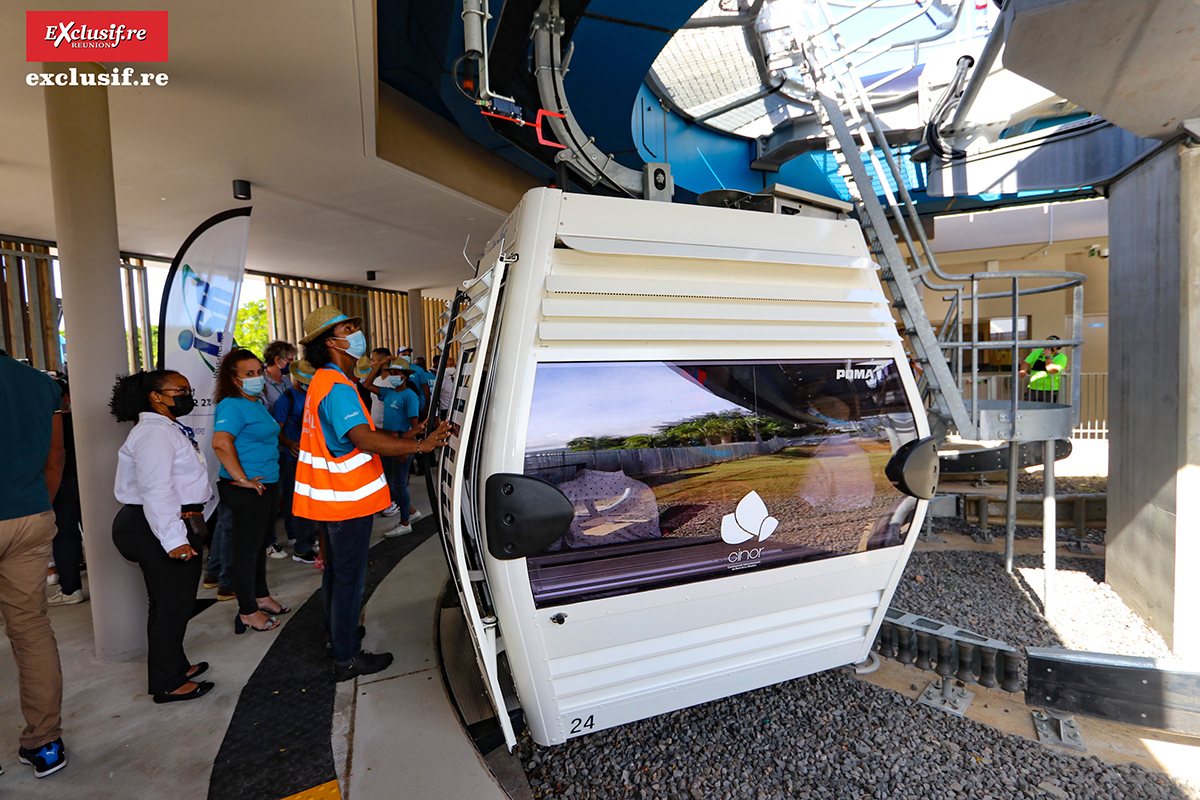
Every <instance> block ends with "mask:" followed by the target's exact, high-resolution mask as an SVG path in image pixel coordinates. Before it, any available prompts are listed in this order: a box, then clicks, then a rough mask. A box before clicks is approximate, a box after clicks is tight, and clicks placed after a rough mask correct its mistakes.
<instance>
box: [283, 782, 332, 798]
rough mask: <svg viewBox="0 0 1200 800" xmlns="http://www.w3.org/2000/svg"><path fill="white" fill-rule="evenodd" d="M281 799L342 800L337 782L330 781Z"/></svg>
mask: <svg viewBox="0 0 1200 800" xmlns="http://www.w3.org/2000/svg"><path fill="white" fill-rule="evenodd" d="M281 800H342V793H341V792H340V791H339V790H338V782H337V781H330V782H329V783H322V784H321V785H320V786H314V787H313V788H311V789H305V790H304V791H303V792H297V793H296V794H292V795H288V796H287V797H284V798H281Z"/></svg>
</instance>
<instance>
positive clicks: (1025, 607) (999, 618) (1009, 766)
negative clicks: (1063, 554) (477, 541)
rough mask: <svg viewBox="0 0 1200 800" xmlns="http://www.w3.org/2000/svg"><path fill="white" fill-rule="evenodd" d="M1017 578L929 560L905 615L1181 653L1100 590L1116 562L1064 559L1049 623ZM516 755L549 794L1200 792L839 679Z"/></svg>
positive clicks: (1092, 645)
mask: <svg viewBox="0 0 1200 800" xmlns="http://www.w3.org/2000/svg"><path fill="white" fill-rule="evenodd" d="M1014 566H1015V574H1014V575H1013V576H1009V575H1006V574H1005V572H1004V561H1003V556H1002V555H1000V554H995V553H979V552H963V551H941V552H916V553H914V554H913V556H912V558H911V559H910V561H909V564H908V567H907V569H906V570H905V573H904V576H903V578H902V580H901V582H900V585H899V588H898V589H897V592H896V596H895V599H894V600H893V602H892V607H893V608H898V609H901V610H904V611H909V612H911V613H915V614H922V615H925V616H929V617H932V618H934V619H937V620H942V621H953V622H956V623H957V624H959V625H962V626H964V627H968V628H971V629H973V630H976V631H978V632H979V633H983V634H986V635H988V636H993V637H995V638H998V639H1002V640H1004V641H1006V642H1008V643H1010V644H1013V645H1017V646H1050V645H1063V646H1065V647H1069V648H1076V649H1089V650H1100V651H1105V652H1111V653H1123V654H1128V655H1145V656H1167V655H1170V653H1169V651H1168V649H1167V648H1166V646H1165V645H1164V644H1163V641H1162V639H1161V638H1160V637H1159V636H1158V635H1157V634H1156V633H1154V632H1153V631H1151V630H1150V629H1149V628H1147V627H1146V626H1145V624H1144V623H1142V621H1141V620H1140V619H1139V618H1138V617H1137V616H1136V615H1134V614H1133V613H1132V612H1130V611H1129V610H1128V609H1127V608H1126V607H1125V606H1124V604H1123V603H1122V602H1121V600H1120V599H1119V598H1118V597H1117V596H1116V594H1115V593H1114V592H1113V591H1112V590H1111V589H1110V588H1109V587H1108V586H1107V585H1106V584H1104V583H1103V578H1104V562H1103V560H1101V559H1094V558H1093V559H1086V558H1060V559H1059V561H1058V566H1059V572H1058V582H1057V584H1056V587H1057V588H1056V594H1055V603H1056V608H1057V609H1058V610H1057V612H1056V614H1055V615H1054V617H1053V620H1052V622H1053V624H1051V623H1048V622H1047V621H1046V620H1045V619H1044V618H1043V616H1042V613H1041V598H1040V595H1041V592H1042V583H1043V579H1042V571H1041V559H1040V557H1038V556H1018V557H1017V559H1016V561H1015V564H1014ZM1022 677H1023V676H1022ZM518 755H519V756H520V758H521V760H522V762H523V764H524V766H525V770H526V773H527V774H528V776H529V779H530V785H531V788H532V790H533V794H534V797H537V798H571V799H572V800H575V799H576V798H579V799H580V800H584V799H585V798H593V799H597V800H598V799H599V798H638V799H639V800H643V799H645V798H670V799H671V800H675V798H679V800H734V798H737V799H738V800H740V799H741V798H754V800H763V799H767V798H769V799H770V800H776V798H789V799H790V798H836V799H837V800H841V799H842V798H888V799H889V800H891V798H914V800H915V799H917V798H919V799H920V800H926V798H953V800H967V798H970V800H978V799H982V798H996V800H1001V799H1002V798H1003V799H1005V800H1007V799H1008V798H1012V799H1013V800H1024V798H1039V797H1046V798H1052V800H1065V799H1066V798H1089V799H1090V798H1097V799H1098V800H1117V799H1118V798H1121V799H1122V800H1123V799H1124V798H1137V799H1138V800H1141V798H1198V797H1200V787H1194V786H1192V787H1189V786H1186V785H1184V784H1182V783H1178V782H1175V781H1173V780H1171V779H1170V778H1168V777H1166V776H1163V775H1161V774H1159V773H1154V772H1150V771H1148V770H1146V769H1144V768H1142V767H1140V766H1138V765H1116V764H1109V763H1106V762H1103V761H1101V760H1099V759H1097V758H1095V757H1085V758H1080V757H1076V756H1070V755H1065V754H1063V753H1061V752H1060V751H1055V750H1052V749H1050V748H1047V747H1044V746H1042V745H1040V744H1037V743H1036V742H1031V741H1028V740H1025V739H1022V738H1020V737H1017V736H1011V735H1008V734H1005V733H1002V732H1000V731H997V730H995V729H992V728H989V727H987V726H984V725H981V724H979V723H976V722H973V721H971V720H968V719H962V718H959V717H955V716H951V715H948V714H943V713H941V712H938V711H935V710H932V709H929V708H926V707H924V706H919V705H916V704H915V703H914V702H912V701H911V700H909V699H908V698H906V697H904V696H902V695H899V694H897V693H895V692H892V691H890V690H888V689H884V688H881V687H877V686H873V685H871V684H868V683H865V682H863V681H860V680H857V679H856V678H854V677H853V676H851V675H848V674H845V673H842V672H840V671H832V672H826V673H821V674H818V675H811V676H808V677H804V678H799V679H796V680H793V681H788V682H786V683H782V684H779V685H777V686H770V687H766V688H764V689H759V690H756V691H753V692H748V693H746V694H742V695H738V696H735V697H729V698H725V699H723V700H718V701H714V702H711V703H706V704H704V705H701V706H696V707H693V708H687V709H683V710H681V711H676V712H673V713H671V714H664V715H661V716H658V717H653V718H651V719H647V720H642V721H640V722H635V723H631V724H629V725H623V726H621V727H619V728H616V729H613V730H607V731H601V732H599V733H595V734H590V735H588V736H584V737H581V738H577V739H572V740H570V741H568V742H567V743H565V744H562V745H557V746H555V747H539V746H538V745H535V744H534V743H533V742H532V741H531V740H530V739H529V738H528V736H527V735H526V736H524V737H522V739H521V742H520V744H519V748H518Z"/></svg>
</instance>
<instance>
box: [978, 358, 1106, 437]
mask: <svg viewBox="0 0 1200 800" xmlns="http://www.w3.org/2000/svg"><path fill="white" fill-rule="evenodd" d="M971 383H972V379H971V378H970V377H966V378H963V379H962V380H961V381H960V382H959V387H960V389H961V390H962V394H963V396H964V397H971V396H976V397H978V398H979V399H980V400H1001V401H1004V400H1011V399H1012V373H1011V372H991V371H989V372H980V373H978V375H977V376H976V377H975V379H974V384H975V385H974V387H972V385H971ZM1077 384H1078V386H1079V421H1078V422H1076V424H1075V426H1074V427H1073V428H1072V430H1071V438H1072V439H1107V438H1108V373H1106V372H1085V373H1081V374H1080V375H1079V379H1078V381H1077ZM1024 391H1025V385H1024V382H1022V386H1021V394H1023V393H1024ZM1072 394H1073V386H1072V376H1071V375H1070V373H1067V374H1065V375H1063V377H1062V380H1061V382H1060V383H1059V390H1058V396H1059V397H1060V398H1064V399H1065V398H1068V397H1071V396H1072Z"/></svg>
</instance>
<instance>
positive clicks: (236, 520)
mask: <svg viewBox="0 0 1200 800" xmlns="http://www.w3.org/2000/svg"><path fill="white" fill-rule="evenodd" d="M263 487H264V488H263V493H262V494H261V495H260V494H259V493H258V492H256V491H254V490H253V489H243V488H242V487H240V486H234V485H233V482H232V481H227V480H225V479H224V478H222V479H220V480H219V481H217V494H219V495H220V496H221V502H222V503H224V504H225V505H227V506H229V510H230V511H231V512H233V540H232V545H233V567H232V569H231V570H230V577H231V579H232V583H233V590H234V591H235V592H237V599H238V613H239V614H254V613H255V612H257V611H258V598H259V597H267V596H268V595H270V591H268V590H267V545H268V544H270V541H271V534H272V533H273V532H274V531H275V519H276V517H277V516H278V515H279V484H277V483H266V484H263Z"/></svg>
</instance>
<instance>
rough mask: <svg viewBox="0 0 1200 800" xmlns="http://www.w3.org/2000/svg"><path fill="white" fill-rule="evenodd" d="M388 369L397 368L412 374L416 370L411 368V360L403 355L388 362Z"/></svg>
mask: <svg viewBox="0 0 1200 800" xmlns="http://www.w3.org/2000/svg"><path fill="white" fill-rule="evenodd" d="M388 369H398V370H400V371H401V372H403V373H404V374H406V375H412V374H413V372H415V371H416V370H414V369H413V368H412V362H411V361H409V360H408V359H407V358H405V357H404V356H398V357H396V358H393V359H392V363H390V364H388Z"/></svg>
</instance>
